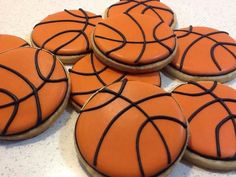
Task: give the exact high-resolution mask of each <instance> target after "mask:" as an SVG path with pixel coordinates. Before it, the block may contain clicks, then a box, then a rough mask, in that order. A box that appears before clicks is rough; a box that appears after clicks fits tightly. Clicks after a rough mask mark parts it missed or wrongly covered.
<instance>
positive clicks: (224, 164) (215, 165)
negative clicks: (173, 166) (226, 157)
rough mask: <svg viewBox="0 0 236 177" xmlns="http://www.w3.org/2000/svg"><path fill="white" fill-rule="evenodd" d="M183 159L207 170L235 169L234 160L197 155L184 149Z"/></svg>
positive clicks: (235, 162)
mask: <svg viewBox="0 0 236 177" xmlns="http://www.w3.org/2000/svg"><path fill="white" fill-rule="evenodd" d="M184 159H185V160H186V161H188V162H190V163H192V164H194V165H196V166H199V167H201V168H204V169H208V170H219V171H233V170H236V160H235V161H221V160H212V159H207V158H204V157H202V156H199V155H197V154H195V153H193V152H191V151H190V150H186V151H185V154H184Z"/></svg>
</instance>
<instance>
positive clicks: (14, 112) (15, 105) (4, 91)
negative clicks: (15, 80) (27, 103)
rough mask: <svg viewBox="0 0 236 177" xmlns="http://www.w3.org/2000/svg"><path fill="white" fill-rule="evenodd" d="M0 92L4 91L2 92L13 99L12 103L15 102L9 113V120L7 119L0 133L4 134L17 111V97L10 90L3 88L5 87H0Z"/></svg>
mask: <svg viewBox="0 0 236 177" xmlns="http://www.w3.org/2000/svg"><path fill="white" fill-rule="evenodd" d="M1 92H2V93H4V94H6V95H7V96H9V97H10V98H11V99H13V100H14V103H15V104H14V109H13V112H12V114H11V116H10V118H9V120H8V121H7V124H6V125H5V127H4V129H3V130H2V132H1V133H0V134H1V135H5V134H6V133H7V130H8V128H9V127H10V125H11V123H12V121H13V120H14V118H15V116H16V114H17V112H18V108H19V102H18V98H17V97H16V96H15V95H14V94H12V93H11V92H9V91H8V90H5V89H2V88H0V93H1Z"/></svg>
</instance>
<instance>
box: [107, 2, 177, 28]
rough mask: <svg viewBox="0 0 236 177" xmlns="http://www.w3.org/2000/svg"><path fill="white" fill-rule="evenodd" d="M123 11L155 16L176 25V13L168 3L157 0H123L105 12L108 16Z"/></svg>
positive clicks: (172, 25) (171, 25) (170, 24)
mask: <svg viewBox="0 0 236 177" xmlns="http://www.w3.org/2000/svg"><path fill="white" fill-rule="evenodd" d="M121 13H130V14H132V13H139V14H145V15H150V16H153V17H154V18H156V19H158V20H159V21H162V22H165V23H167V24H168V25H169V26H170V27H172V28H174V27H175V26H176V18H175V17H176V15H175V13H174V12H173V10H172V9H171V8H170V7H168V6H167V5H165V4H163V3H161V2H159V1H157V0H131V1H130V0H123V1H120V2H117V3H115V4H113V5H111V6H110V7H109V8H108V9H107V10H106V12H105V16H106V17H111V16H112V15H117V14H121Z"/></svg>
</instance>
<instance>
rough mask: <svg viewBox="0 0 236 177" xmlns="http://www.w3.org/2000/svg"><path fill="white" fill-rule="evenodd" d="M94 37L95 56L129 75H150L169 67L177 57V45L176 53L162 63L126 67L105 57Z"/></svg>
mask: <svg viewBox="0 0 236 177" xmlns="http://www.w3.org/2000/svg"><path fill="white" fill-rule="evenodd" d="M93 36H94V34H92V35H91V38H92V39H91V46H92V49H93V51H94V54H95V55H96V56H97V57H98V59H99V60H100V61H101V62H103V63H104V64H105V65H108V66H110V67H112V68H115V69H117V70H120V71H124V72H127V73H148V72H154V71H158V70H160V69H162V68H163V67H165V66H166V65H168V64H169V63H170V62H171V61H172V59H173V57H174V56H175V54H176V51H177V49H178V46H177V44H176V46H175V50H174V52H173V53H172V54H171V55H170V56H169V57H168V58H166V59H164V60H162V61H157V62H156V63H151V64H146V65H143V66H131V65H126V64H122V63H119V62H116V61H114V60H113V59H111V58H108V57H107V56H105V55H104V54H103V53H102V52H101V51H100V50H99V49H98V48H97V46H96V44H95V42H94V39H93Z"/></svg>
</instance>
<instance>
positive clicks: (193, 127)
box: [172, 81, 236, 170]
mask: <svg viewBox="0 0 236 177" xmlns="http://www.w3.org/2000/svg"><path fill="white" fill-rule="evenodd" d="M172 95H173V97H174V98H175V99H176V100H177V102H178V103H179V105H180V107H181V108H182V110H183V113H184V115H185V117H186V118H187V119H188V122H189V129H190V141H189V145H188V150H187V152H186V153H185V158H186V159H187V160H189V161H190V162H192V163H193V164H196V165H198V166H201V167H203V168H209V169H215V170H236V90H234V89H233V88H230V87H228V86H226V85H222V84H219V83H217V82H213V81H201V82H190V83H188V84H183V85H181V86H179V87H177V88H176V89H175V90H174V91H173V92H172Z"/></svg>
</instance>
